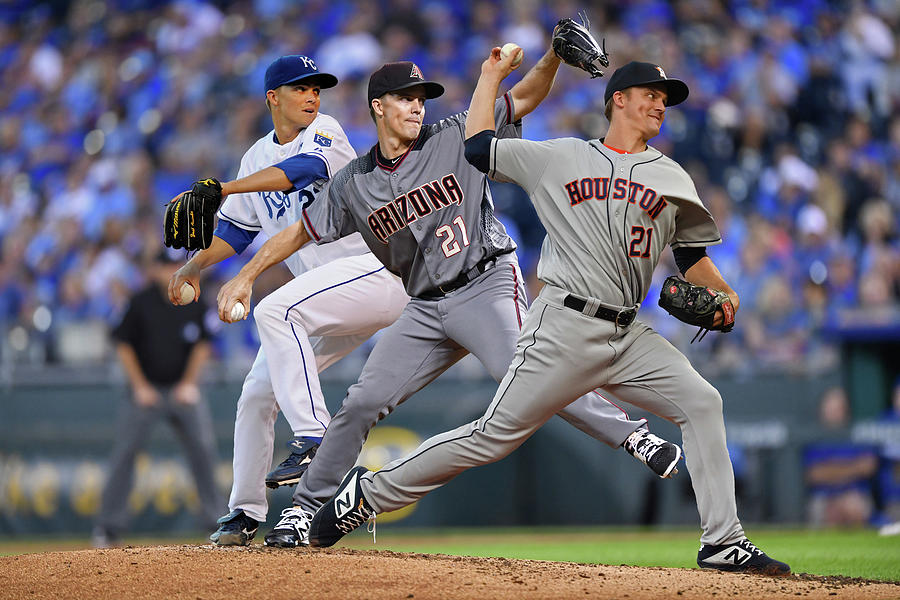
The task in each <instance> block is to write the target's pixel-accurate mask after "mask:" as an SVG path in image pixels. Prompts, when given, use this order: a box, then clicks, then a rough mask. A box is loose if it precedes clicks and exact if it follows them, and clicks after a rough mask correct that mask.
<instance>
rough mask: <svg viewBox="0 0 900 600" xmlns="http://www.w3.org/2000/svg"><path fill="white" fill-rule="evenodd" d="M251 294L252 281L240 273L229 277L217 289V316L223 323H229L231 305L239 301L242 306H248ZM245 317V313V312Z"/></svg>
mask: <svg viewBox="0 0 900 600" xmlns="http://www.w3.org/2000/svg"><path fill="white" fill-rule="evenodd" d="M252 294H253V281H251V280H250V279H249V278H247V277H244V276H242V275H241V274H240V273H238V274H237V275H235V276H234V277H232V278H231V280H229V281H228V282H226V283H225V285H223V286H222V287H221V289H219V295H218V297H217V301H218V304H219V318H220V319H222V321H224V322H225V323H231V307H233V306H234V305H235V303H237V302H240V303H241V304H243V305H244V308H247V307H248V306H250V296H251V295H252ZM245 318H246V313H245Z"/></svg>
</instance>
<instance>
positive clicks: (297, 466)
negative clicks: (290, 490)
mask: <svg viewBox="0 0 900 600" xmlns="http://www.w3.org/2000/svg"><path fill="white" fill-rule="evenodd" d="M288 448H290V450H291V453H290V455H289V456H288V457H287V458H286V459H284V460H283V461H281V464H279V465H278V466H277V467H275V468H274V469H272V471H271V472H270V473H269V474H268V475H266V487H269V488H272V489H273V490H274V489H276V488H278V487H279V486H282V485H294V484H295V483H297V482H298V481H300V477H301V476H302V475H303V474H304V473H305V472H306V469H308V468H309V463H310V462H312V459H313V456H315V455H316V450H318V449H319V442H316V441H314V440H311V439H309V438H304V437H295V438H293V439H292V440H291V441H290V442H288Z"/></svg>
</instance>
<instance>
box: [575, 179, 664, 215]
mask: <svg viewBox="0 0 900 600" xmlns="http://www.w3.org/2000/svg"><path fill="white" fill-rule="evenodd" d="M565 188H566V194H568V195H569V204H570V205H572V206H577V205H578V204H581V203H582V202H584V201H585V200H590V199H591V198H595V199H597V200H606V199H607V198H609V192H610V189H609V177H585V178H584V179H576V180H574V181H570V182H569V183H567V184H566V185H565ZM626 196H627V197H628V202H630V203H631V204H637V205H638V206H640V207H641V208H642V209H643V210H645V211H646V212H647V214H648V215H649V216H650V219H651V220H655V219H656V217H658V216H659V213H661V212H662V210H663V209H664V208H665V207H666V205H667V204H668V202H667V201H666V198H665V197H664V196H660V195H659V194H657V193H656V190H654V189H653V188H650V187H645V186H644V185H643V184H641V183H637V182H636V181H631V182H629V181H628V180H626V179H621V178H619V179H616V180H614V181H613V184H612V200H624V199H625V197H626Z"/></svg>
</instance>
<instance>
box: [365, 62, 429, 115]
mask: <svg viewBox="0 0 900 600" xmlns="http://www.w3.org/2000/svg"><path fill="white" fill-rule="evenodd" d="M416 85H424V86H425V98H426V99H429V100H430V99H431V98H437V97H438V96H440V95H441V94H443V93H444V86H442V85H441V84H439V83H435V82H434V81H425V77H423V76H422V71H421V69H419V67H418V66H417V65H416V63H414V62H410V61H408V60H404V61H401V62H391V63H387V64H386V65H383V66H382V67H381V68H380V69H378V70H377V71H375V72H374V73H372V76H371V77H369V104H372V99H373V98H380V97H382V96H384V95H385V94H387V93H388V92H399V91H400V90H405V89H406V88H411V87H413V86H416Z"/></svg>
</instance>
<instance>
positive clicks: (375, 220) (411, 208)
mask: <svg viewBox="0 0 900 600" xmlns="http://www.w3.org/2000/svg"><path fill="white" fill-rule="evenodd" d="M462 201H463V191H462V186H461V185H459V181H457V179H456V175H454V174H453V173H450V174H449V175H445V176H444V177H442V178H441V179H440V180H437V179H435V180H434V181H432V182H431V183H426V184H425V185H423V186H420V187H417V188H416V189H414V190H411V191H409V192H407V193H406V194H403V195H402V196H398V197H397V198H394V200H393V201H392V202H388V203H387V204H385V205H384V206H382V207H381V208H376V209H375V210H373V211H372V212H371V213H369V216H368V218H367V221H368V223H369V229H371V230H372V233H373V234H374V235H375V237H376V238H378V240H379V241H380V242H381V243H382V244H387V239H388V238H389V237H391V236H392V235H394V234H395V233H397V232H398V231H400V230H401V229H403V228H404V227H408V226H409V224H410V223H413V222H414V221H417V220H418V219H421V218H422V217H425V216H427V215H430V214H431V213H433V212H435V211H439V210H441V209H444V208H447V207H448V206H450V205H451V204H457V205H459V204H462Z"/></svg>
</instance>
